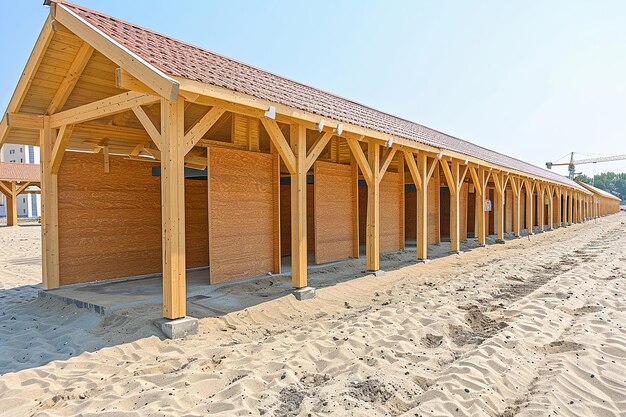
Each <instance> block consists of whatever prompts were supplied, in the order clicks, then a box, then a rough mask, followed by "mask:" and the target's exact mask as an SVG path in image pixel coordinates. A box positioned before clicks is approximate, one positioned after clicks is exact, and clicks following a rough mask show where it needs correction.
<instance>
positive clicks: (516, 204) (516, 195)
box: [511, 177, 522, 237]
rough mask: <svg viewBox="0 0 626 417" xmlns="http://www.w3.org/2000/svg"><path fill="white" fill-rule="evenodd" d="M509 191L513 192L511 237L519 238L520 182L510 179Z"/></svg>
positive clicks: (516, 179)
mask: <svg viewBox="0 0 626 417" xmlns="http://www.w3.org/2000/svg"><path fill="white" fill-rule="evenodd" d="M511 189H512V190H513V235H514V236H515V237H519V236H520V229H521V223H522V218H521V212H522V205H521V203H522V180H521V179H519V178H515V177H513V178H511Z"/></svg>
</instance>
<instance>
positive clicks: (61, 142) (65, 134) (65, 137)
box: [50, 125, 74, 175]
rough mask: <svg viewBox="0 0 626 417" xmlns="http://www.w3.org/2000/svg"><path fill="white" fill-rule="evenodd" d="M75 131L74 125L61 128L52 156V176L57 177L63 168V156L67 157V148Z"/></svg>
mask: <svg viewBox="0 0 626 417" xmlns="http://www.w3.org/2000/svg"><path fill="white" fill-rule="evenodd" d="M73 130H74V125H67V126H61V129H59V133H57V136H56V140H55V141H54V147H53V149H52V155H51V157H50V158H51V162H50V164H51V167H50V169H51V171H52V174H54V175H56V174H58V172H59V168H60V167H61V161H62V160H63V155H65V149H66V148H67V144H68V143H69V141H70V138H71V137H72V131H73Z"/></svg>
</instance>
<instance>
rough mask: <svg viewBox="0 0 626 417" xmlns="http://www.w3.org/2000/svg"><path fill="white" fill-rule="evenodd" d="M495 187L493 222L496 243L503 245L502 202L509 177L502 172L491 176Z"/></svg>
mask: <svg viewBox="0 0 626 417" xmlns="http://www.w3.org/2000/svg"><path fill="white" fill-rule="evenodd" d="M493 181H494V185H495V190H496V192H495V200H496V201H495V204H494V208H495V211H494V221H495V229H496V234H497V236H498V237H497V239H498V242H500V243H504V215H505V213H504V201H505V198H506V185H507V183H508V181H509V176H508V175H507V174H505V173H503V172H501V173H495V174H493Z"/></svg>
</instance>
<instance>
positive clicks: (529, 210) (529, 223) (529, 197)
mask: <svg viewBox="0 0 626 417" xmlns="http://www.w3.org/2000/svg"><path fill="white" fill-rule="evenodd" d="M531 184H532V181H529V180H526V181H525V184H524V189H525V190H526V229H527V231H528V234H529V235H532V234H533V233H534V231H533V200H534V198H533V191H534V188H535V186H534V184H533V185H532V186H531Z"/></svg>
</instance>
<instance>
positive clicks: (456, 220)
mask: <svg viewBox="0 0 626 417" xmlns="http://www.w3.org/2000/svg"><path fill="white" fill-rule="evenodd" d="M441 168H442V169H443V174H444V176H445V179H446V183H447V184H448V190H450V250H451V251H452V252H457V253H458V252H460V251H461V221H460V216H461V206H460V194H461V186H462V185H463V181H464V180H465V174H466V173H467V169H468V167H465V170H464V171H463V172H461V163H460V162H459V161H457V160H453V161H452V167H450V166H449V165H448V162H447V161H444V160H442V161H441Z"/></svg>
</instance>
